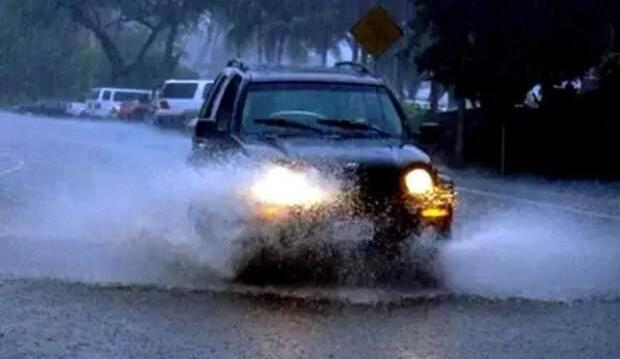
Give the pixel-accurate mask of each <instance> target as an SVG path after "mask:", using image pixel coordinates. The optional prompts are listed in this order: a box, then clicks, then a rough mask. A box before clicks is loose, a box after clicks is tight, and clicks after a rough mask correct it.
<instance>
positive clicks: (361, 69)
mask: <svg viewBox="0 0 620 359" xmlns="http://www.w3.org/2000/svg"><path fill="white" fill-rule="evenodd" d="M334 67H335V68H337V69H339V68H343V67H348V68H351V69H353V70H355V71H357V72H358V73H360V74H363V75H374V74H373V72H372V71H370V69H369V68H368V67H367V66H366V65H364V64H360V63H359V62H354V61H340V62H336V63H335V64H334Z"/></svg>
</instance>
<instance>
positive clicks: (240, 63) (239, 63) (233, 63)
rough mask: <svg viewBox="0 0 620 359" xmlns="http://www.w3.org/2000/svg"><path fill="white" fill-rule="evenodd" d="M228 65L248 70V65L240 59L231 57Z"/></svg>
mask: <svg viewBox="0 0 620 359" xmlns="http://www.w3.org/2000/svg"><path fill="white" fill-rule="evenodd" d="M226 67H234V68H237V69H239V70H241V71H247V70H248V67H247V66H246V65H245V64H244V63H243V61H241V60H239V59H231V60H229V61H228V63H227V64H226Z"/></svg>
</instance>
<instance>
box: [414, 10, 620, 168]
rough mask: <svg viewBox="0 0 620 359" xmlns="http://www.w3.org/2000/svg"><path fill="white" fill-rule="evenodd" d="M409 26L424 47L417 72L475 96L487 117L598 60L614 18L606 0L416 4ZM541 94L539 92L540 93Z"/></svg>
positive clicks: (461, 133)
mask: <svg viewBox="0 0 620 359" xmlns="http://www.w3.org/2000/svg"><path fill="white" fill-rule="evenodd" d="M416 5H417V21H416V22H417V28H418V29H419V30H420V32H423V31H424V30H423V29H426V30H427V32H428V33H429V34H430V35H429V37H430V38H431V44H430V46H428V47H426V48H425V49H424V51H422V53H420V54H419V56H418V59H417V62H418V65H419V67H420V69H421V70H423V71H427V72H428V73H429V74H432V75H433V78H434V79H436V80H437V81H440V82H442V83H443V84H445V85H447V86H448V87H452V88H454V92H455V94H456V96H457V97H458V98H459V99H460V101H459V103H460V104H461V107H462V108H461V111H459V112H460V113H462V114H464V108H463V107H464V103H465V102H464V101H463V99H464V98H470V99H477V100H479V101H480V103H481V105H482V107H483V109H484V110H485V111H487V112H489V113H491V116H488V117H489V118H496V119H502V118H506V117H507V116H506V112H507V111H510V109H511V108H512V107H513V106H514V104H516V103H519V102H520V101H522V100H523V98H524V97H525V94H526V93H527V91H528V90H529V89H530V88H532V86H534V85H535V84H538V83H540V84H542V85H543V89H548V88H550V87H551V86H552V85H553V84H554V83H557V82H559V81H561V80H567V79H572V78H574V77H576V76H579V75H582V74H583V73H584V72H585V71H586V70H587V69H589V68H591V67H593V66H594V65H596V64H597V63H598V62H599V59H600V58H601V55H602V54H603V53H604V52H605V51H606V47H607V44H608V40H607V37H608V35H607V34H608V27H609V23H610V22H612V21H613V19H615V18H617V15H618V14H619V13H620V9H619V6H620V3H618V2H617V1H613V0H601V1H596V2H583V1H579V0H506V1H496V0H472V1H467V2H465V1H460V0H417V2H416ZM543 91H545V90H543ZM463 121H464V118H463V116H460V117H459V122H458V126H457V130H458V131H457V136H456V138H457V141H456V143H457V146H456V148H455V155H456V157H457V159H459V160H461V159H462V157H463V148H462V147H463V146H462V143H463V138H464V124H463Z"/></svg>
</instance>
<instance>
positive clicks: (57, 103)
mask: <svg viewBox="0 0 620 359" xmlns="http://www.w3.org/2000/svg"><path fill="white" fill-rule="evenodd" d="M68 108H69V104H68V103H67V102H66V101H62V100H39V101H35V102H33V103H28V104H23V105H19V106H17V107H16V108H15V110H16V111H17V112H20V113H30V114H34V115H45V116H54V117H62V116H67V112H68Z"/></svg>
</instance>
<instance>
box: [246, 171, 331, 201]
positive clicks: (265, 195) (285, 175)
mask: <svg viewBox="0 0 620 359" xmlns="http://www.w3.org/2000/svg"><path fill="white" fill-rule="evenodd" d="M312 182H313V181H311V180H310V179H309V178H308V176H307V175H305V174H304V173H300V172H296V171H294V170H291V169H289V168H286V167H282V166H275V167H273V168H270V169H268V170H267V172H266V173H265V174H264V175H263V176H262V177H261V178H260V179H259V180H258V181H257V182H256V183H254V185H253V186H252V187H251V189H250V194H251V197H252V198H253V199H254V200H255V201H257V202H259V203H261V204H266V205H276V206H302V207H309V206H313V205H316V204H319V203H321V202H324V201H325V200H326V199H327V198H328V193H327V192H326V191H324V190H323V189H321V188H320V186H319V185H318V184H315V183H312Z"/></svg>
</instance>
